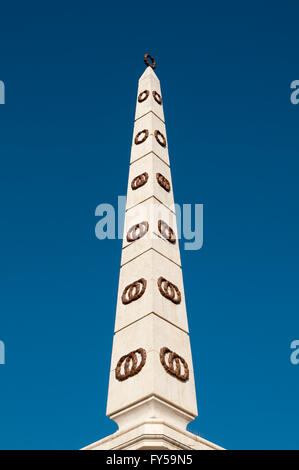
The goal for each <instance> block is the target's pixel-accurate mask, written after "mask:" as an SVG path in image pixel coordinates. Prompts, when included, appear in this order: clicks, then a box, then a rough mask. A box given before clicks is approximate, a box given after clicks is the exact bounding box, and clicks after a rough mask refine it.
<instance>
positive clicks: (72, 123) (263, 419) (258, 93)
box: [0, 0, 299, 449]
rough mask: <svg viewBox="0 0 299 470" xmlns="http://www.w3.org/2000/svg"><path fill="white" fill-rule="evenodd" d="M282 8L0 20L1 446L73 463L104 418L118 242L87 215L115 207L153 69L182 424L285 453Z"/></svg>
mask: <svg viewBox="0 0 299 470" xmlns="http://www.w3.org/2000/svg"><path fill="white" fill-rule="evenodd" d="M298 14H299V7H298V3H297V2H295V1H285V2H278V1H274V2H273V1H271V2H270V1H267V2H261V1H252V2H248V3H244V2H241V3H240V2H230V1H228V2H222V1H215V2H198V1H197V2H195V1H194V2H189V1H187V2H177V3H176V2H170V1H165V2H155V1H154V2H143V3H140V2H133V1H132V2H129V3H128V2H119V1H118V2H99V1H91V0H86V1H84V2H77V1H72V2H68V1H64V2H61V1H59V2H58V1H57V0H52V1H51V2H46V3H45V2H40V1H30V0H29V1H27V2H21V1H10V2H1V5H0V44H1V57H0V80H3V81H4V82H5V84H6V104H5V105H4V106H0V156H1V172H0V191H1V199H0V200H1V231H0V233H1V245H0V256H1V258H0V259H1V272H0V276H1V278H0V285H1V295H0V340H2V341H4V342H5V345H6V356H7V357H6V359H7V363H6V365H4V366H3V365H2V366H0V422H1V426H0V428H1V429H0V448H1V449H15V448H21V449H76V448H80V447H82V446H84V445H86V444H88V443H91V442H93V441H95V440H97V439H100V438H101V437H104V436H106V435H108V434H110V433H112V432H114V431H115V430H116V425H115V424H114V423H113V422H112V421H110V420H109V419H108V418H106V416H105V408H106V396H107V386H108V372H109V366H110V353H111V346H112V336H113V326H114V316H115V306H116V296H117V284H118V275H119V264H120V254H121V242H120V241H118V240H115V241H99V240H98V239H97V238H96V237H95V235H94V227H95V224H96V222H97V219H96V217H95V215H94V211H95V208H96V206H97V205H98V204H100V203H101V202H110V203H112V204H115V203H116V201H117V196H118V195H123V194H125V193H126V186H127V177H128V167H129V154H130V144H131V136H132V126H133V120H134V106H135V99H136V90H137V81H138V78H139V76H140V75H141V74H142V72H143V70H144V65H143V54H144V53H145V52H150V53H151V54H152V55H153V56H154V57H155V58H156V59H157V62H158V67H157V74H158V76H159V78H160V80H161V84H162V90H163V98H164V111H165V116H166V124H167V133H168V141H169V150H170V159H171V165H172V177H173V183H174V191H175V197H176V201H177V202H178V203H203V204H204V246H203V248H202V249H201V250H200V251H196V252H194V251H193V252H192V251H183V250H182V263H183V269H184V280H185V292H186V298H187V308H188V317H189V325H190V330H191V343H192V349H193V360H194V366H195V374H196V385H197V397H198V405H199V417H198V419H197V420H196V421H194V422H193V423H192V424H191V426H190V430H191V431H193V432H196V433H199V434H201V435H202V436H203V437H205V438H207V439H210V440H212V441H214V442H216V443H218V444H220V445H222V446H224V447H227V448H232V449H252V448H255V449H259V448H268V449H276V448H284V449H288V448H299V430H298V413H299V400H298V396H299V365H298V366H293V365H291V363H290V359H289V357H290V349H289V346H290V342H291V341H292V340H294V339H299V321H298V318H299V315H298V309H299V301H298V258H299V248H298V237H299V225H298V193H299V191H298V170H299V162H298V149H299V139H298V125H299V105H298V106H294V105H292V104H291V103H290V98H289V96H290V89H289V87H290V82H291V81H292V80H296V79H299V66H298V39H299V38H298V36H299V33H298V31H299V28H298V18H299V15H298Z"/></svg>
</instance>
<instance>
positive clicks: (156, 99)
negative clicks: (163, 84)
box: [153, 90, 162, 105]
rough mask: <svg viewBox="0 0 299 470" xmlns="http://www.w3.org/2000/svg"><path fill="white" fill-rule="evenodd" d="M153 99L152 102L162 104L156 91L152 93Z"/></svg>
mask: <svg viewBox="0 0 299 470" xmlns="http://www.w3.org/2000/svg"><path fill="white" fill-rule="evenodd" d="M153 97H154V100H155V101H156V102H157V103H158V104H160V105H161V104H162V96H161V95H160V94H159V93H158V92H157V91H155V90H154V91H153Z"/></svg>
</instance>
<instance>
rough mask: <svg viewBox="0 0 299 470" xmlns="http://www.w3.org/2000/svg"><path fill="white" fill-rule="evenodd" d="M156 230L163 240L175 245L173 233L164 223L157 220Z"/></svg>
mask: <svg viewBox="0 0 299 470" xmlns="http://www.w3.org/2000/svg"><path fill="white" fill-rule="evenodd" d="M158 230H159V232H160V233H161V235H162V237H163V238H165V240H168V241H169V243H172V244H175V242H176V238H175V234H174V231H173V230H172V228H171V227H169V225H168V224H167V223H166V222H164V220H158Z"/></svg>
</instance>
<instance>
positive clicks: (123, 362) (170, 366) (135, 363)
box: [115, 347, 189, 382]
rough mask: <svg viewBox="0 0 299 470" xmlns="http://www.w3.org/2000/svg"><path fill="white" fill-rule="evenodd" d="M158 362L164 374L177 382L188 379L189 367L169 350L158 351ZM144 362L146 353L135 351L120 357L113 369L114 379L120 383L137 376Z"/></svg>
mask: <svg viewBox="0 0 299 470" xmlns="http://www.w3.org/2000/svg"><path fill="white" fill-rule="evenodd" d="M160 361H161V364H162V366H163V367H164V369H165V370H166V372H167V373H168V374H170V375H173V376H174V377H176V378H177V379H178V380H181V381H182V382H186V381H187V380H188V379H189V367H188V364H187V362H186V361H185V359H184V358H183V357H181V356H179V355H178V354H177V353H175V352H173V351H171V350H170V349H169V348H166V347H164V348H161V349H160ZM145 362H146V351H145V349H143V348H139V349H135V351H131V352H129V353H128V354H125V355H124V356H122V357H121V358H120V359H119V361H118V363H117V365H116V369H115V378H116V379H117V380H119V381H120V382H122V381H124V380H126V379H128V378H129V377H133V376H134V375H137V374H138V373H139V372H140V371H141V369H142V368H143V366H144V364H145Z"/></svg>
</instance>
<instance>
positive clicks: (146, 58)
mask: <svg viewBox="0 0 299 470" xmlns="http://www.w3.org/2000/svg"><path fill="white" fill-rule="evenodd" d="M148 59H150V61H151V62H149V60H148ZM144 63H145V65H147V66H148V67H151V68H152V69H155V68H156V66H157V64H156V61H155V59H154V58H153V57H152V56H151V55H150V54H144Z"/></svg>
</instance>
